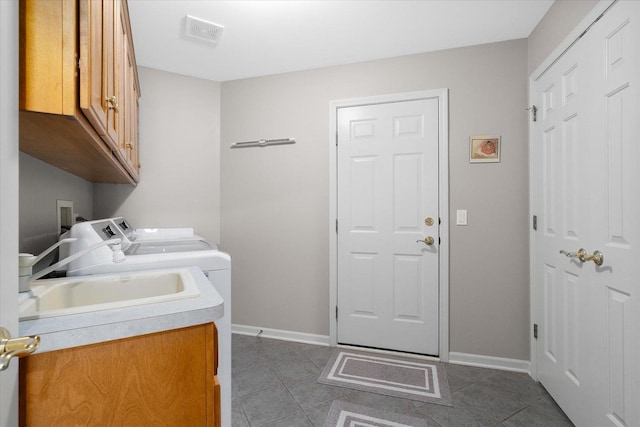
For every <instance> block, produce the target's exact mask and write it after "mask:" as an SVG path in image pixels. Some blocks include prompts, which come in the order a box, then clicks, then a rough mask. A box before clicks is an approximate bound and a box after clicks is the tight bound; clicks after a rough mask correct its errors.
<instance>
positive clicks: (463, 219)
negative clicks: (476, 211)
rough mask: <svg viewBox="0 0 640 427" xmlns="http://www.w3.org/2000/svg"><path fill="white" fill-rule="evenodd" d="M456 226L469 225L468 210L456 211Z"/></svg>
mask: <svg viewBox="0 0 640 427" xmlns="http://www.w3.org/2000/svg"><path fill="white" fill-rule="evenodd" d="M456 225H467V210H466V209H458V210H457V211H456Z"/></svg>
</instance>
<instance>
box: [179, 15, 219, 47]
mask: <svg viewBox="0 0 640 427" xmlns="http://www.w3.org/2000/svg"><path fill="white" fill-rule="evenodd" d="M222 30H224V27H223V26H222V25H218V24H214V23H213V22H209V21H205V20H204V19H200V18H195V17H193V16H190V15H187V25H186V27H185V30H184V34H185V36H187V37H192V38H194V39H198V40H203V41H206V42H209V43H218V40H220V37H221V36H222Z"/></svg>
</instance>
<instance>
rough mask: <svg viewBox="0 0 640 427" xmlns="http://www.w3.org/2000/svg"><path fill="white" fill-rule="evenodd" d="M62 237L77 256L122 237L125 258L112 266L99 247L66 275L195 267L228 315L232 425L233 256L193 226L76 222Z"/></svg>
mask: <svg viewBox="0 0 640 427" xmlns="http://www.w3.org/2000/svg"><path fill="white" fill-rule="evenodd" d="M63 237H73V238H75V239H77V240H75V241H73V242H71V243H70V244H69V246H68V250H64V251H61V258H62V257H63V256H68V255H73V254H75V253H77V252H79V251H81V250H83V249H85V248H88V247H90V246H92V245H94V244H96V243H100V242H101V241H105V240H108V239H110V238H116V237H117V238H120V239H122V250H123V251H124V254H125V259H124V260H123V261H122V262H118V263H115V262H113V251H112V250H111V248H109V247H108V246H103V247H100V248H98V249H96V250H94V251H91V252H89V253H88V254H86V255H84V256H82V257H80V258H78V259H76V260H74V261H72V262H70V263H69V265H68V267H67V275H68V276H79V275H90V274H102V273H113V272H122V271H138V270H149V269H154V268H167V267H186V266H197V267H200V269H202V271H203V272H204V274H205V275H206V276H207V277H208V278H209V281H210V282H211V284H212V285H213V286H214V288H215V289H216V290H217V291H218V293H219V294H220V295H221V296H222V299H223V300H224V315H223V317H222V318H221V319H218V320H217V321H216V322H215V323H216V328H217V329H218V377H219V379H220V387H221V401H220V404H221V412H222V414H221V415H222V417H221V420H222V426H223V427H231V257H230V256H229V255H228V254H226V253H224V252H221V251H219V250H218V247H217V245H216V244H215V243H212V242H209V241H207V240H205V239H203V238H202V237H200V236H198V235H196V234H194V232H193V229H189V228H160V229H134V228H133V227H131V226H130V225H129V222H128V221H126V220H125V219H124V218H122V217H119V218H109V219H102V220H96V221H87V222H81V223H77V224H75V225H74V226H73V227H71V230H70V231H69V232H68V233H65V235H64V236H63Z"/></svg>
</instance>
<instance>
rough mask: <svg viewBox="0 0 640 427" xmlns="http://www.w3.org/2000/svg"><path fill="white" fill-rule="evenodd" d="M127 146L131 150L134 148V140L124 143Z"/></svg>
mask: <svg viewBox="0 0 640 427" xmlns="http://www.w3.org/2000/svg"><path fill="white" fill-rule="evenodd" d="M124 146H125V148H129V149H130V150H133V142H127V143H126V144H124Z"/></svg>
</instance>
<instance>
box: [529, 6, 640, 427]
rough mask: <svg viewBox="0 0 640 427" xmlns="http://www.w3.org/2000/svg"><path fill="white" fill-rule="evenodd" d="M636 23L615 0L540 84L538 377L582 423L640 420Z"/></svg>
mask: <svg viewBox="0 0 640 427" xmlns="http://www.w3.org/2000/svg"><path fill="white" fill-rule="evenodd" d="M639 20H640V2H636V1H619V2H618V3H616V4H615V5H614V6H613V7H612V8H611V9H610V10H609V11H608V12H607V13H606V14H605V15H604V16H603V17H602V18H601V19H600V20H599V21H598V22H597V23H595V24H594V25H593V27H592V28H591V29H590V30H589V31H588V32H587V33H586V34H585V35H584V36H583V37H582V39H580V40H579V41H578V42H577V43H576V44H575V45H574V46H573V47H572V48H571V49H570V50H569V51H568V52H567V53H565V54H564V55H563V56H562V57H561V58H560V60H559V61H557V62H556V63H555V64H554V65H553V66H552V67H551V68H550V69H549V70H547V71H546V72H545V73H544V74H543V75H542V76H541V77H540V78H539V79H538V80H537V81H536V82H535V85H534V98H535V99H534V103H535V104H536V105H537V106H538V108H539V112H538V121H537V122H535V123H534V124H533V126H534V128H533V129H534V132H533V135H534V138H533V141H532V143H533V150H532V153H533V159H532V160H533V162H532V180H534V182H535V190H534V194H532V203H533V206H534V211H535V212H536V214H537V215H538V217H539V220H538V224H539V227H538V231H537V232H536V234H535V245H534V247H535V254H534V257H535V258H534V265H533V268H534V283H533V286H534V289H533V295H534V298H535V299H536V302H535V304H536V307H537V312H536V313H535V314H534V315H535V318H536V321H537V322H538V324H539V335H538V341H537V348H536V359H537V374H538V378H539V379H540V381H541V382H542V384H543V385H544V386H545V387H546V388H547V390H548V391H549V392H550V393H551V395H552V396H553V397H554V399H555V400H556V401H557V402H558V404H559V405H560V407H561V408H562V409H563V410H564V411H565V412H566V413H567V415H568V416H569V417H570V418H571V420H572V421H573V422H574V423H575V424H576V425H577V426H594V427H595V426H597V427H605V426H618V427H620V426H636V425H640V408H639V405H638V402H639V401H640V303H639V296H640V279H639V278H640V228H639V226H638V220H639V219H640V174H639V173H638V170H639V167H638V164H639V163H640V149H639V148H638V141H637V139H638V137H639V136H640V127H639V125H638V122H639V120H640V109H639V104H640V91H639V90H638V85H640V66H639V65H638V64H639V62H638V55H639V53H640V33H639V31H638V29H639V28H640V26H639V22H638V21H639ZM580 248H584V249H585V251H586V255H587V256H589V255H592V254H593V253H594V251H600V252H601V253H602V254H603V256H604V261H603V263H602V265H596V263H595V262H594V261H593V260H589V258H586V259H585V260H584V261H581V260H580V259H578V258H576V257H575V255H574V254H575V253H576V252H578V250H579V249H580ZM561 250H562V251H565V252H566V253H569V254H570V256H565V255H563V254H561V253H560V251H561Z"/></svg>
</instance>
